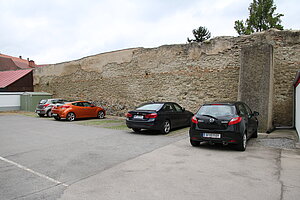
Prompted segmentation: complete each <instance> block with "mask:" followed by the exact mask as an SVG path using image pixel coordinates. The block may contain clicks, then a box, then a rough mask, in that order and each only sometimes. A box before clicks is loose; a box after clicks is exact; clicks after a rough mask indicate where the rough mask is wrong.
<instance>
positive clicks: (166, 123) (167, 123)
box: [161, 120, 171, 134]
mask: <svg viewBox="0 0 300 200" xmlns="http://www.w3.org/2000/svg"><path fill="white" fill-rule="evenodd" d="M170 130H171V124H170V121H169V120H166V121H164V123H163V126H162V129H161V132H162V133H163V134H168V133H169V132H170Z"/></svg>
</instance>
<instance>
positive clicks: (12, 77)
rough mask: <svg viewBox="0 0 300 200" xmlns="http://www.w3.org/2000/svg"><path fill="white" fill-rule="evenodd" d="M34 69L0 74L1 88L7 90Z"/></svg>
mask: <svg viewBox="0 0 300 200" xmlns="http://www.w3.org/2000/svg"><path fill="white" fill-rule="evenodd" d="M31 71H32V69H25V70H16V71H2V72H0V88H5V87H7V86H9V85H10V84H12V83H14V82H16V81H17V80H19V79H20V78H22V77H24V76H25V75H27V74H29V73H30V72H31Z"/></svg>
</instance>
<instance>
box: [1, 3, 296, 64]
mask: <svg viewBox="0 0 300 200" xmlns="http://www.w3.org/2000/svg"><path fill="white" fill-rule="evenodd" d="M251 2H252V0H185V1H184V0H0V27H1V32H0V53H2V54H6V55H10V56H15V57H19V56H22V57H23V58H25V59H26V58H29V59H31V60H34V61H35V63H36V64H54V63H60V62H66V61H71V60H77V59H80V58H82V57H86V56H90V55H95V54H99V53H104V52H109V51H115V50H121V49H127V48H135V47H145V48H153V47H158V46H161V45H165V44H184V43H186V42H187V37H189V38H194V37H193V34H192V30H193V29H195V28H198V27H199V26H205V27H206V28H207V29H208V30H209V31H210V32H211V35H212V37H216V36H237V33H236V31H235V30H234V28H233V27H234V21H236V20H242V19H243V20H245V19H246V18H247V17H248V16H249V12H248V7H249V5H250V3H251ZM274 3H275V5H276V6H277V10H276V11H275V13H282V14H284V16H283V17H282V18H281V19H282V23H281V24H282V25H283V26H284V29H292V30H300V14H299V11H300V2H299V0H274Z"/></svg>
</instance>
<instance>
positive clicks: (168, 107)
mask: <svg viewBox="0 0 300 200" xmlns="http://www.w3.org/2000/svg"><path fill="white" fill-rule="evenodd" d="M162 110H163V111H166V112H172V111H174V109H173V107H172V105H171V104H169V103H166V104H165V105H164V107H163V109H162Z"/></svg>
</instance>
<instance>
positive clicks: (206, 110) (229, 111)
mask: <svg viewBox="0 0 300 200" xmlns="http://www.w3.org/2000/svg"><path fill="white" fill-rule="evenodd" d="M234 113H235V109H234V106H231V105H204V106H202V107H201V108H200V109H199V111H198V112H197V115H211V116H215V117H217V116H226V115H233V114H234Z"/></svg>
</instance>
